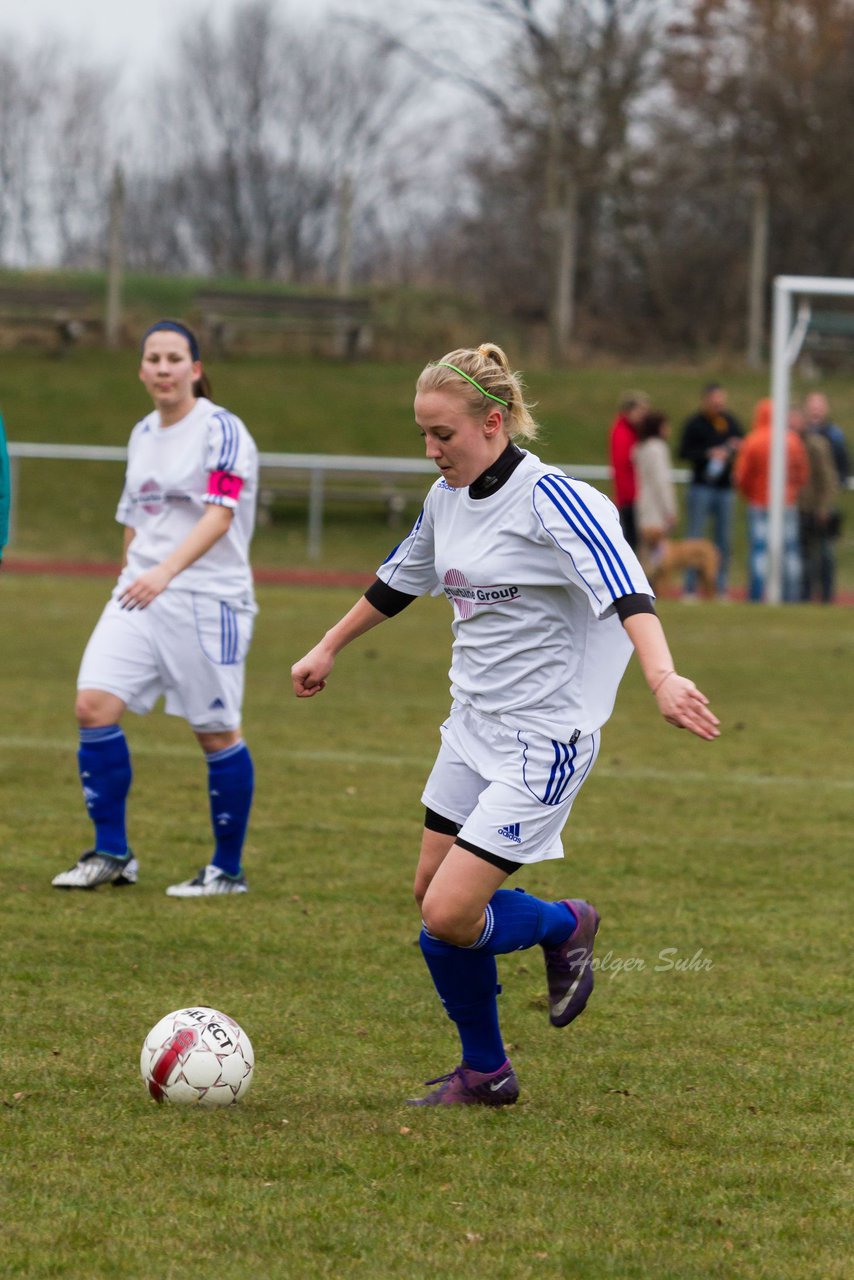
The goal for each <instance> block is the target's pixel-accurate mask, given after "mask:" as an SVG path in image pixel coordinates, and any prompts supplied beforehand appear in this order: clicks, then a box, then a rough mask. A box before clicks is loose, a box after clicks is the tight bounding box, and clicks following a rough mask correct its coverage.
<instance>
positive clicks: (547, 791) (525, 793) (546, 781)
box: [422, 704, 601, 863]
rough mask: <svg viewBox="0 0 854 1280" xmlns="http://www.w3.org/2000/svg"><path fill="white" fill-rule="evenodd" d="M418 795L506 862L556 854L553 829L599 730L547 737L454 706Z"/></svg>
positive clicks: (589, 761) (559, 824) (591, 759)
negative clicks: (564, 737)
mask: <svg viewBox="0 0 854 1280" xmlns="http://www.w3.org/2000/svg"><path fill="white" fill-rule="evenodd" d="M441 734H442V745H441V747H440V748H439V754H438V756H437V757H436V763H435V764H434V766H433V770H432V772H431V774H430V777H429V778H428V779H427V784H426V786H425V788H424V794H423V796H422V801H423V803H424V804H425V805H426V806H427V808H429V809H432V810H434V812H436V813H438V814H441V815H442V816H443V817H445V818H450V819H451V821H452V822H459V823H461V824H462V827H461V830H460V833H459V834H460V836H462V837H463V838H464V839H465V840H467V841H469V843H471V844H473V845H476V846H477V847H478V848H479V849H485V850H486V851H487V852H488V853H494V854H497V855H498V856H499V857H501V858H506V859H507V860H508V861H510V862H520V863H526V862H544V861H545V860H546V859H548V858H562V857H563V844H562V841H561V832H562V830H563V828H564V826H565V825H566V821H567V819H568V817H569V812H570V809H571V808H572V804H573V801H574V800H575V797H576V796H577V795H578V792H579V791H580V789H581V786H582V784H583V782H584V780H585V778H587V777H588V776H589V774H590V771H591V769H592V768H593V765H594V764H595V762H596V757H597V756H598V754H599V741H600V736H601V735H600V733H599V731H598V730H597V731H596V732H595V733H591V734H587V735H586V736H584V737H581V736H579V737H578V738H577V739H576V740H575V741H571V742H555V741H554V740H553V739H551V738H547V737H545V736H544V735H542V734H539V733H533V732H531V731H530V730H528V729H514V728H512V727H510V726H508V725H506V724H503V723H502V722H501V721H499V720H496V719H495V718H494V717H492V716H486V715H483V714H482V713H481V712H479V711H475V710H474V709H473V708H472V707H469V706H463V705H460V704H455V705H454V707H453V709H452V710H451V714H450V716H449V717H448V719H447V720H446V721H445V723H444V724H443V725H442V728H441Z"/></svg>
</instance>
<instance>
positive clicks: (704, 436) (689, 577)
mask: <svg viewBox="0 0 854 1280" xmlns="http://www.w3.org/2000/svg"><path fill="white" fill-rule="evenodd" d="M726 406H727V397H726V391H725V390H724V389H723V387H722V386H721V385H720V383H718V382H710V383H709V384H708V385H707V386H706V387H704V388H703V396H702V400H701V402H700V407H699V409H698V410H697V412H696V413H695V414H694V415H693V416H692V417H690V418H689V419H688V420H687V422H686V423H685V425H684V426H683V428H682V440H681V443H680V445H679V457H680V458H684V459H685V461H686V462H689V463H690V464H691V480H690V483H689V486H688V519H687V535H688V537H689V538H700V537H702V536H703V534H704V533H705V530H706V524H707V523H708V521H709V520H710V519H711V520H712V522H713V527H714V543H715V546H716V547H717V549H718V551H719V553H720V566H719V568H718V579H717V590H718V595H719V596H721V597H723V598H726V594H727V578H728V574H729V561H730V550H731V545H732V510H733V499H734V494H733V489H732V465H733V461H734V459H735V456H736V454H737V453H738V450H739V448H740V446H741V440H742V436H743V435H744V432H743V430H742V428H741V425H740V424H739V422H738V421H737V419H736V418H734V417H733V415H732V414H731V413H729V412H728V410H727V407H726ZM696 593H697V572H696V570H695V569H689V570H688V572H687V573H686V574H685V590H684V599H686V600H693V599H696Z"/></svg>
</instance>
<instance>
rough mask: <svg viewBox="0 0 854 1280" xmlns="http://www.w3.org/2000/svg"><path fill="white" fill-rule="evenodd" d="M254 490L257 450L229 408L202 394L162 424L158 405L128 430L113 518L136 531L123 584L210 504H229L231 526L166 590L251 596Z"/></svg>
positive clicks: (162, 553) (179, 538) (170, 546)
mask: <svg viewBox="0 0 854 1280" xmlns="http://www.w3.org/2000/svg"><path fill="white" fill-rule="evenodd" d="M257 494H258V450H257V448H256V446H255V442H254V440H253V439H252V437H251V435H250V434H249V432H248V431H247V429H246V427H245V426H244V424H243V423H242V422H241V420H240V419H239V418H237V417H235V415H234V414H233V413H229V412H228V410H227V409H223V408H222V407H221V406H220V405H216V404H212V403H211V401H210V400H208V399H206V398H205V397H204V396H202V397H200V398H199V399H198V400H197V401H196V403H195V405H194V407H193V408H192V409H191V410H190V412H189V413H188V414H187V416H186V417H184V418H182V419H181V421H180V422H176V423H174V425H172V426H170V427H163V426H161V425H160V414H159V413H158V412H157V411H156V410H155V411H154V412H152V413H150V414H148V415H147V417H145V418H143V419H142V421H141V422H138V423H137V424H136V426H135V427H134V429H133V431H132V432H131V437H130V443H129V445H128V460H127V471H126V474H125V485H124V489H123V491H122V496H121V498H120V500H119V505H118V510H117V511H116V519H117V520H118V521H119V522H120V523H121V524H123V525H128V526H129V527H131V528H132V529H133V530H134V537H133V541H132V542H131V544H130V549H129V552H128V562H127V565H126V566H125V568H124V570H123V571H122V575H121V577H120V578H119V582H120V584H121V585H125V584H126V583H128V582H132V581H133V580H134V579H135V578H138V577H139V575H140V574H141V573H143V572H145V570H146V569H150V568H152V567H153V566H154V565H156V564H160V563H161V561H163V560H164V559H165V558H166V557H167V556H168V555H169V554H170V552H172V551H174V549H175V548H176V547H177V546H178V545H179V544H180V543H181V542H183V540H184V538H186V536H187V534H188V533H190V531H191V530H192V528H193V527H194V526H195V525H196V524H198V522H199V520H200V519H201V517H202V516H203V515H204V513H205V511H206V510H207V507H208V505H209V504H211V503H214V504H216V505H218V506H228V507H231V508H232V510H233V511H234V517H233V519H232V521H231V525H230V527H229V529H228V530H227V532H226V533H225V534H223V536H222V537H221V538H220V539H219V541H218V542H216V543H215V544H214V545H213V546H212V547H211V548H210V550H209V551H206V552H205V554H204V555H203V556H201V557H200V558H199V559H198V560H197V561H196V562H195V563H194V564H191V565H189V566H188V568H186V569H184V571H183V572H182V573H180V574H178V576H177V577H176V578H173V580H172V582H171V583H170V584H169V587H168V588H167V590H178V591H194V592H201V593H203V594H208V595H214V596H217V597H218V598H220V599H246V598H251V596H252V572H251V570H250V567H249V544H250V541H251V539H252V533H253V530H254V527H255V507H256V501H257Z"/></svg>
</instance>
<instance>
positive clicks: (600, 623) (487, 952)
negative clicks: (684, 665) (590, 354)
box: [292, 345, 718, 1106]
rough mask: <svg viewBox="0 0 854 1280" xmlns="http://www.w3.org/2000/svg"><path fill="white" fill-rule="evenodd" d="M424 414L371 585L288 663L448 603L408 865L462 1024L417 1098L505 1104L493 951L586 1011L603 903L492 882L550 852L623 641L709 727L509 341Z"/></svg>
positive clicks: (601, 715)
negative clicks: (425, 599) (447, 662)
mask: <svg viewBox="0 0 854 1280" xmlns="http://www.w3.org/2000/svg"><path fill="white" fill-rule="evenodd" d="M415 418H416V422H417V424H418V426H419V428H420V431H421V434H422V436H423V437H424V439H425V441H426V446H427V456H428V457H430V458H432V459H433V460H434V461H435V463H436V465H437V466H438V468H439V470H440V472H441V473H442V474H441V477H440V478H439V479H438V480H437V481H436V483H435V484H434V486H433V488H432V489H431V490H430V492H429V493H428V495H427V499H426V501H425V503H424V508H423V510H422V512H421V515H420V516H419V518H418V520H417V522H416V524H415V526H414V528H413V529H412V532H411V533H410V534H409V536H408V537H407V538H406V539H405V540H404V541H403V542H402V543H401V544H400V546H398V547H396V548H395V550H394V551H392V553H391V555H390V556H389V557H388V559H387V560H386V561H385V563H384V564H383V565H382V566H381V567H380V569H379V570H378V571H377V575H378V576H377V581H376V582H375V583H374V584H373V585H372V586H371V587H369V589H368V591H367V592H366V593H365V596H364V597H363V598H362V599H361V600H360V601H359V602H358V603H357V604H356V605H355V606H354V608H353V609H351V610H350V612H349V613H348V614H346V616H345V617H344V618H342V619H341V620H340V621H339V622H338V623H337V624H336V625H335V626H333V627H332V628H331V630H330V631H328V632H327V634H326V635H325V636H324V638H323V640H321V642H320V643H319V644H318V645H316V646H315V648H314V649H312V650H311V652H310V653H308V654H307V655H306V657H304V658H303V659H301V660H300V661H299V662H297V663H296V664H295V665H294V667H293V672H292V674H293V681H294V689H295V692H296V694H297V696H298V697H311V696H312V695H314V694H317V693H319V692H320V691H321V690H322V689H323V688H324V687H325V685H326V681H327V678H328V677H329V674H330V671H331V670H332V666H333V663H334V660H335V657H336V655H337V654H338V652H339V651H340V650H341V649H342V648H343V647H344V646H345V645H346V644H348V643H349V642H350V641H351V640H354V639H355V638H356V637H357V636H360V635H362V634H364V633H365V632H366V631H368V630H370V628H372V627H374V626H376V625H377V624H378V623H380V622H383V621H384V620H385V619H386V618H388V617H391V616H393V615H394V614H395V613H397V612H399V611H400V609H402V608H403V607H405V606H406V605H408V604H409V603H410V602H411V601H412V600H413V599H414V598H415V597H416V596H419V595H424V594H426V593H428V592H429V593H432V594H434V595H439V594H441V593H444V594H445V595H446V596H447V598H448V600H449V601H450V603H451V605H452V606H453V610H454V621H453V624H452V630H453V635H454V641H453V652H452V663H451V691H452V694H453V705H452V708H451V713H450V716H449V717H448V719H447V720H446V721H445V723H444V724H443V725H442V730H441V734H442V743H441V747H440V750H439V754H438V757H437V759H436V763H435V765H434V768H433V771H432V773H431V774H430V777H429V779H428V781H427V785H426V787H425V790H424V795H423V802H424V804H425V805H426V820H425V829H424V836H423V841H422V845H421V856H420V859H419V863H418V869H417V873H416V879H415V896H416V899H417V901H418V903H419V904H420V906H421V912H422V923H423V928H422V931H421V937H420V942H421V949H422V952H423V954H424V958H425V960H426V962H427V966H428V968H429V970H430V973H431V976H432V978H433V981H434V984H435V986H436V989H437V991H438V994H439V996H440V998H441V1000H442V1003H443V1005H444V1007H445V1010H446V1012H447V1013H448V1016H449V1017H450V1018H451V1019H452V1020H453V1021H454V1022H455V1023H456V1026H457V1030H458V1032H459V1035H460V1039H461V1041H462V1062H461V1064H460V1066H458V1067H457V1068H455V1069H454V1070H453V1071H452V1072H450V1073H449V1074H448V1075H446V1076H440V1077H438V1078H437V1079H436V1080H431V1081H428V1083H429V1084H431V1085H432V1084H436V1085H438V1086H439V1087H438V1088H437V1089H435V1090H434V1091H433V1092H431V1093H428V1094H427V1095H426V1097H423V1098H419V1099H417V1100H414V1101H416V1103H417V1105H437V1104H438V1105H447V1104H456V1103H463V1104H466V1103H474V1104H483V1105H487V1106H503V1105H507V1104H508V1103H512V1102H515V1101H516V1098H517V1096H518V1092H519V1086H518V1083H517V1080H516V1076H515V1073H514V1071H513V1068H512V1066H511V1065H510V1062H509V1061H508V1059H507V1055H506V1053H505V1050H504V1045H503V1042H502V1038H501V1032H500V1029H499V1025H498V1014H497V1003H496V994H497V970H496V962H495V956H496V955H499V954H503V953H505V952H508V951H518V950H523V949H525V948H527V947H531V946H533V945H535V944H537V943H538V944H540V945H541V946H542V947H543V950H544V953H545V965H546V975H547V983H548V989H549V1003H550V1020H551V1022H552V1024H553V1025H555V1026H558V1027H561V1026H565V1025H566V1024H567V1023H569V1022H571V1021H572V1020H573V1019H574V1018H576V1017H577V1016H578V1014H580V1013H581V1011H582V1009H583V1008H584V1007H585V1005H586V1003H587V1000H588V998H589V995H590V992H591V989H592V987H593V972H592V968H591V959H592V952H593V939H594V937H595V934H596V931H597V928H598V924H599V916H598V914H597V912H596V911H595V909H594V908H593V907H592V906H590V904H589V903H587V902H583V901H580V900H577V899H571V898H569V899H564V900H562V901H558V902H545V901H541V900H540V899H538V898H534V897H532V896H531V895H529V894H527V893H524V892H522V891H519V892H513V891H508V890H506V889H502V888H501V885H502V884H503V883H504V881H505V880H506V879H507V877H508V876H509V875H510V874H511V873H513V872H514V871H517V870H518V869H519V867H520V866H523V865H525V864H526V863H533V862H539V861H542V860H544V859H547V858H559V857H561V856H562V853H563V850H562V845H561V829H562V828H563V826H564V824H565V822H566V820H567V818H568V816H569V811H570V808H571V806H572V803H573V801H574V799H575V797H576V796H577V794H578V791H579V788H580V787H581V785H582V783H583V782H584V779H585V778H586V777H587V776H588V774H589V772H590V769H591V768H592V766H593V763H594V761H595V759H596V755H597V752H598V749H599V731H600V728H601V726H602V724H603V723H604V722H605V720H607V719H608V716H609V715H610V714H611V710H612V707H613V704H614V699H615V696H616V692H617V686H618V684H619V682H620V679H621V677H622V675H623V672H624V670H625V667H626V664H627V662H628V659H629V656H630V654H631V650H632V646H634V649H635V651H636V652H637V654H638V658H639V660H640V663H641V667H642V669H643V673H644V676H645V677H646V680H647V683H648V684H649V686H650V689H651V690H652V693H653V695H654V697H655V699H656V701H657V703H658V708H659V710H660V712H661V714H662V715H663V716H664V717H665V719H666V720H668V721H669V722H670V723H671V724H673V725H676V726H677V727H680V728H686V729H689V730H691V731H692V732H693V733H695V734H697V735H698V736H699V737H701V738H706V739H712V738H715V737H717V735H718V728H717V725H718V721H717V720H716V718H715V717H714V716H713V715H712V713H711V711H710V710H709V708H708V703H707V699H706V698H705V697H704V695H703V694H702V693H700V691H699V690H698V689H697V688H696V687H695V685H694V684H693V683H692V682H691V681H690V680H687V679H685V678H684V677H682V676H680V675H677V673H676V671H675V670H674V667H673V661H672V659H671V656H670V652H669V650H668V647H667V642H666V640H665V638H664V632H663V631H662V628H661V624H660V622H659V620H658V618H657V617H656V615H655V611H654V608H653V604H652V600H651V590H650V587H649V584H648V583H647V580H646V578H645V577H644V574H643V571H642V569H641V567H640V565H639V563H638V561H637V560H636V558H635V556H634V554H633V553H632V551H631V550H630V548H629V546H628V544H627V543H626V541H625V539H624V538H623V536H622V533H621V532H620V524H619V520H618V517H617V511H616V508H615V507H614V506H613V505H612V504H611V502H610V501H608V499H606V498H604V497H603V496H602V495H601V494H600V493H598V492H597V491H596V490H595V489H592V488H591V487H590V486H589V485H586V484H583V483H581V482H579V481H576V480H572V479H570V478H568V477H567V476H566V475H564V474H563V473H562V472H561V471H560V470H558V469H556V468H554V467H548V466H546V465H544V464H543V463H542V462H540V461H539V459H538V458H536V457H535V456H534V455H533V454H531V453H526V452H523V450H521V449H520V448H519V447H518V446H517V445H516V444H515V443H514V438H516V437H521V438H528V439H530V438H532V437H533V436H534V434H535V432H536V424H535V423H534V422H533V420H532V418H531V416H530V413H529V411H528V409H527V408H526V406H525V404H524V400H523V396H522V390H521V386H520V383H519V380H518V378H517V377H516V376H515V375H514V374H513V373H512V372H511V371H510V368H509V365H508V363H507V358H506V356H505V355H504V353H503V352H502V351H501V350H500V348H498V347H495V346H490V345H484V346H481V347H479V348H477V349H476V350H460V351H453V352H451V353H450V354H449V355H447V356H446V357H445V358H444V359H443V360H440V361H438V362H437V363H435V364H431V365H428V366H427V368H426V369H425V370H424V371H423V372H422V374H421V376H420V378H419V379H418V384H417V393H416V397H415Z"/></svg>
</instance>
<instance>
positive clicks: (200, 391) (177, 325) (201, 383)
mask: <svg viewBox="0 0 854 1280" xmlns="http://www.w3.org/2000/svg"><path fill="white" fill-rule="evenodd" d="M164 331H165V332H167V333H177V334H180V336H181V337H182V338H184V339H185V341H186V343H187V346H188V347H189V348H190V356H191V358H192V360H193V362H194V363H201V359H202V357H201V353H200V352H199V340H198V338H197V337H196V335H195V334H194V333H193V330H192V329H190V328H189V327H188V326H187V325H185V324H182V322H181V321H180V320H158V321H157V322H156V323H155V324H153V325H150V326H149V328H148V329H146V331H145V333H144V334H143V335H142V343H141V344H140V352H144V351H145V344H146V342H147V341H148V339H149V338H150V337H151V335H152V334H153V333H161V332H164ZM193 395H194V396H195V397H196V399H197V400H198V398H199V397H200V396H206V397H208V398H209V397H210V395H211V384H210V381H209V379H208V375H207V374H206V373H205V372H204V370H202V373H201V375H200V377H198V378H196V380H195V382H194V383H193Z"/></svg>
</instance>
